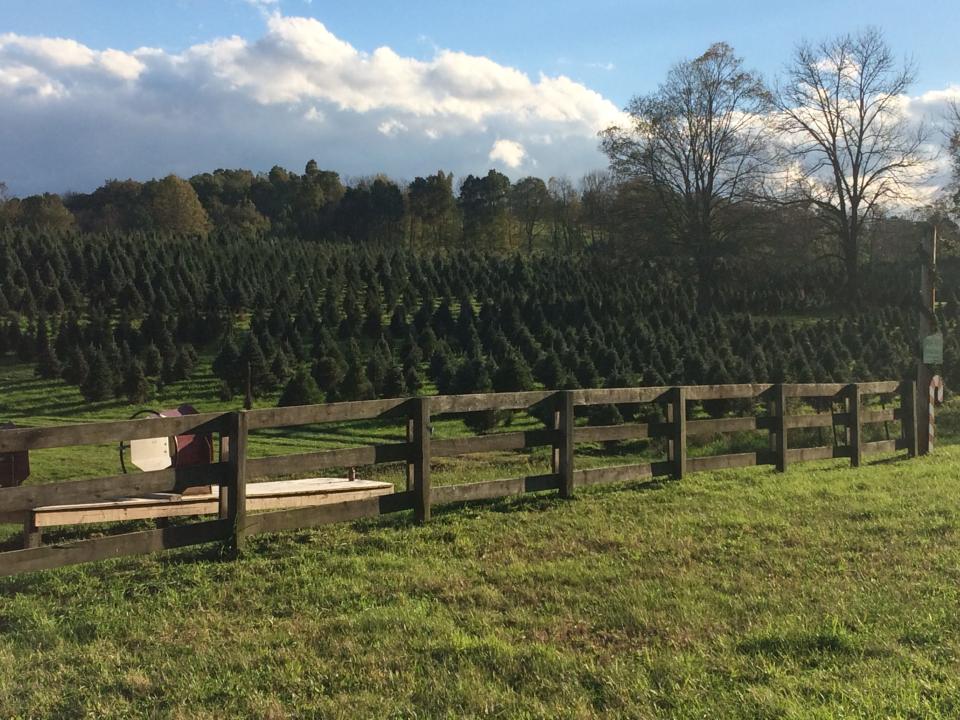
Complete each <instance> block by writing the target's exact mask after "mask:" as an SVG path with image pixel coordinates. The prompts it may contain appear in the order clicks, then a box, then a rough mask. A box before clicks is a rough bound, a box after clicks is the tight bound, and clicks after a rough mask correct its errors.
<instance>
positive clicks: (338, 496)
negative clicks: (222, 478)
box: [24, 478, 393, 547]
mask: <svg viewBox="0 0 960 720" xmlns="http://www.w3.org/2000/svg"><path fill="white" fill-rule="evenodd" d="M391 493H393V485H392V484H391V483H386V482H377V481H374V480H349V479H346V478H305V479H302V480H278V481H274V482H259V483H250V484H249V485H247V510H248V511H257V510H279V509H287V508H300V507H315V506H318V505H327V504H330V503H339V502H348V501H351V500H363V499H366V498H371V497H378V496H380V495H389V494H391ZM219 508H220V487H219V486H216V485H215V486H213V487H212V488H211V491H210V492H209V493H203V494H193V495H178V494H173V493H170V494H168V493H158V494H156V495H146V496H140V497H125V498H117V499H115V500H109V501H103V502H94V503H80V504H72V505H46V506H43V507H38V508H34V509H33V510H32V511H31V512H30V513H29V514H28V516H27V517H26V518H24V545H25V546H29V547H35V546H37V545H38V544H40V542H41V538H40V533H41V532H42V528H47V527H54V526H59V525H84V524H89V523H102V522H120V521H125V520H150V519H162V518H171V517H180V516H185V515H215V514H217V513H218V512H219Z"/></svg>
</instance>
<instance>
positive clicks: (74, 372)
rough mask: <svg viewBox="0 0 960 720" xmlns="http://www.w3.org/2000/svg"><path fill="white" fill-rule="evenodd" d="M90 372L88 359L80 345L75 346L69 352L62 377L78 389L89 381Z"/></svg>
mask: <svg viewBox="0 0 960 720" xmlns="http://www.w3.org/2000/svg"><path fill="white" fill-rule="evenodd" d="M89 372H90V366H89V365H88V364H87V357H86V355H85V354H84V352H83V350H81V349H80V346H79V345H73V346H72V347H71V348H70V349H69V350H68V351H67V361H66V363H65V364H64V366H63V372H62V377H63V379H64V380H65V381H67V382H68V383H70V384H71V385H77V386H78V387H79V386H81V385H83V383H85V382H86V380H87V375H88V374H89Z"/></svg>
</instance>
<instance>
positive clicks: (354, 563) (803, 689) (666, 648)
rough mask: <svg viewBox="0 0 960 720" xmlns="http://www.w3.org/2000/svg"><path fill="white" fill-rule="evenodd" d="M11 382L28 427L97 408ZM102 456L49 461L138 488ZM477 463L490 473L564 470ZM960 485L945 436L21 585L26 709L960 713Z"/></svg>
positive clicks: (16, 634) (12, 369) (2, 707)
mask: <svg viewBox="0 0 960 720" xmlns="http://www.w3.org/2000/svg"><path fill="white" fill-rule="evenodd" d="M2 373H3V374H2V375H0V383H2V384H4V386H5V388H6V389H7V390H9V391H8V392H5V395H4V397H5V400H4V402H6V403H7V404H6V407H5V408H4V409H3V411H2V412H3V413H4V417H11V416H13V419H15V420H17V421H18V422H23V423H25V424H27V423H29V424H41V423H43V422H54V421H57V420H77V419H86V418H87V417H89V415H86V414H80V413H78V412H77V409H78V408H74V409H73V410H71V409H70V407H69V402H70V401H69V397H68V395H67V393H68V392H70V391H69V390H64V389H57V388H56V387H48V386H44V385H43V384H41V383H37V382H36V381H32V380H31V379H30V378H29V377H28V376H27V374H25V373H24V371H23V369H22V368H20V367H19V366H4V367H3V368H2ZM34 383H35V384H34ZM58 393H61V394H58ZM171 398H172V396H171ZM176 399H177V400H179V399H181V398H176ZM27 403H36V404H35V405H28V404H27ZM153 404H154V405H157V404H158V403H153ZM159 404H160V405H161V406H167V405H169V404H170V403H169V402H166V403H164V402H163V401H161V402H160V403H159ZM199 404H202V408H201V409H214V407H215V405H214V404H213V403H212V401H211V403H206V402H203V403H199ZM39 407H45V408H47V409H46V410H44V411H43V412H38V411H36V410H33V411H32V412H31V411H30V408H39ZM78 407H79V406H78ZM18 412H19V415H18V414H17V413H18ZM92 414H93V415H95V416H99V417H124V416H126V415H128V414H129V408H125V407H122V406H115V407H110V406H105V407H102V408H94V411H93V413H92ZM945 420H946V422H945V423H944V425H943V426H944V429H950V428H952V427H953V426H954V424H955V415H954V414H952V413H949V414H947V416H946V418H945ZM445 431H448V432H451V433H456V432H457V429H456V428H455V427H453V426H452V425H451V426H449V427H447V428H446V430H445ZM391 432H396V429H395V428H394V429H390V428H380V427H376V426H368V427H366V428H361V429H357V430H356V433H357V434H358V435H362V434H364V433H369V434H371V435H373V436H377V437H379V436H382V435H383V434H385V433H391ZM321 440H322V438H321ZM326 441H330V442H332V440H331V439H330V438H327V440H326ZM262 442H263V445H262V447H264V448H265V447H267V446H268V445H269V446H271V447H273V446H276V445H282V444H284V443H287V444H289V445H290V446H293V447H296V446H298V445H299V443H301V442H307V441H306V440H305V439H304V438H299V439H298V438H296V437H293V438H288V437H279V438H272V439H271V438H264V439H263V440H262ZM311 442H313V440H311ZM58 452H59V451H58ZM78 452H80V451H78ZM108 452H109V453H110V454H109V455H108V454H107V453H108ZM633 452H636V453H638V454H640V453H643V452H645V451H644V450H643V449H641V448H637V449H634V450H628V451H627V455H626V457H628V458H629V457H633V455H631V454H630V453H633ZM50 453H54V451H50ZM82 453H83V454H81V455H78V456H76V457H70V456H63V455H56V454H51V455H49V456H47V457H41V456H42V455H43V453H37V455H38V458H37V460H36V462H35V468H36V470H37V472H38V473H39V474H40V475H41V476H42V478H41V479H47V480H52V479H58V478H60V477H65V476H67V474H68V471H69V470H70V468H71V467H72V468H73V470H74V471H75V470H76V467H77V465H78V464H80V463H82V464H83V465H84V467H85V469H88V470H89V472H90V473H92V474H97V473H100V472H111V473H112V472H116V458H115V453H114V452H113V449H112V448H101V449H97V448H90V449H85V450H83V451H82ZM101 456H103V457H101ZM581 459H582V462H583V463H592V462H600V457H599V453H597V455H596V457H593V456H591V455H589V454H587V455H585V456H582V457H581V455H580V454H579V451H578V462H581ZM624 461H625V460H624V458H622V457H621V458H617V459H616V462H624ZM450 462H451V464H450V465H449V466H446V467H444V468H442V471H443V472H445V473H447V475H446V476H445V477H448V478H450V479H451V481H460V482H463V481H466V480H470V479H478V478H480V477H486V476H489V477H495V476H501V477H502V476H506V475H508V474H517V471H518V467H516V466H517V465H523V464H536V463H541V462H542V463H545V462H546V455H545V454H544V455H543V456H542V457H541V456H540V455H537V454H531V455H529V456H528V455H512V456H506V455H505V456H503V457H499V456H497V457H493V458H490V457H486V458H482V459H477V458H474V459H464V460H462V461H461V460H457V461H450ZM100 464H102V467H99V465H100ZM389 471H393V472H396V473H397V474H398V475H399V469H398V468H394V469H393V470H389ZM958 475H960V446H953V445H943V446H941V447H939V448H938V450H937V453H936V455H935V456H931V457H927V458H922V459H918V460H913V461H905V460H899V459H890V458H885V459H881V460H879V461H875V462H871V463H870V464H869V465H868V466H867V467H863V468H860V469H858V470H853V469H851V468H849V467H848V466H847V464H846V463H844V462H843V461H832V462H825V463H814V464H804V465H796V466H794V467H792V468H791V470H790V471H789V472H787V473H786V474H783V475H778V474H776V473H774V472H773V471H772V470H771V469H769V468H757V469H751V470H737V471H726V472H717V473H703V474H695V475H691V476H690V477H689V478H687V479H684V480H683V481H682V482H663V483H637V484H630V485H623V486H614V487H608V488H602V489H601V488H598V489H591V490H582V491H580V492H579V494H578V496H577V498H576V499H574V500H570V501H563V500H559V499H557V498H556V497H555V496H554V495H552V494H549V493H548V494H543V495H535V496H528V497H524V498H521V499H514V500H504V501H497V502H488V503H477V504H472V505H469V506H460V507H457V506H451V507H445V508H439V509H437V510H436V511H435V517H434V520H433V521H432V522H431V523H430V524H429V525H427V526H425V527H417V526H416V525H414V524H413V522H412V519H411V517H409V515H404V514H401V515H398V516H394V517H392V518H389V519H381V520H377V521H364V522H358V523H353V524H347V525H338V526H330V527H326V528H323V529H320V530H316V531H301V532H294V533H286V534H283V535H277V536H265V537H258V538H255V539H253V540H252V541H251V543H250V547H249V549H248V551H247V552H246V554H245V555H244V556H243V557H242V558H241V559H240V560H238V561H232V562H231V561H222V560H220V558H219V557H218V556H217V553H216V550H215V549H213V548H198V549H190V550H184V551H177V552H171V553H166V554H159V555H153V556H150V557H148V558H142V559H127V560H117V561H111V562H106V563H100V564H95V565H88V566H81V567H76V568H68V569H64V570H59V571H54V572H48V573H40V574H34V575H26V576H21V577H17V578H12V579H6V580H0V665H2V667H3V671H2V672H0V717H12V718H19V717H23V718H46V717H56V718H61V717H62V718H76V717H91V718H93V717H96V718H101V717H111V718H158V717H159V718H165V717H170V718H206V717H216V718H220V717H249V718H300V717H332V718H353V717H374V718H388V717H410V718H425V717H503V718H525V717H531V718H532V717H563V718H590V717H600V716H607V717H636V718H646V717H664V718H714V717H724V718H726V717H732V718H741V717H742V718H767V717H770V718H774V717H790V718H810V717H814V718H817V717H820V718H852V717H862V718H875V717H903V718H908V717H916V718H928V717H943V718H954V717H957V716H958V715H960V672H958V671H960V667H958V664H960V632H958V630H960V627H958V626H960V619H958V614H957V608H958V603H960V537H958V533H957V519H958V517H960V494H958V493H957V492H956V483H957V477H958ZM74 476H75V475H74ZM398 480H399V477H398Z"/></svg>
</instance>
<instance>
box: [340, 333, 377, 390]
mask: <svg viewBox="0 0 960 720" xmlns="http://www.w3.org/2000/svg"><path fill="white" fill-rule="evenodd" d="M338 397H340V398H341V399H343V400H373V399H374V397H376V394H375V392H374V389H373V384H372V383H371V382H370V379H369V378H368V377H367V371H366V363H364V361H363V355H362V354H361V353H360V347H359V346H358V345H357V342H356V341H355V340H351V341H350V346H349V348H348V349H347V372H346V375H344V378H343V383H342V384H341V386H340V391H339V393H338Z"/></svg>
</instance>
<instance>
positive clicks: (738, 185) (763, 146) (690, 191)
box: [601, 43, 771, 257]
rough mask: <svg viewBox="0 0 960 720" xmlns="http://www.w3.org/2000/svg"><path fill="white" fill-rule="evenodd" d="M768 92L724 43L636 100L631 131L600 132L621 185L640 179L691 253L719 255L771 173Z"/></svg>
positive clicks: (682, 65) (678, 67)
mask: <svg viewBox="0 0 960 720" xmlns="http://www.w3.org/2000/svg"><path fill="white" fill-rule="evenodd" d="M770 100H771V98H770V94H769V92H768V91H767V89H766V88H765V87H764V84H763V82H762V81H761V79H760V78H759V76H757V75H756V74H754V73H752V72H749V71H747V70H745V69H744V67H743V61H742V60H741V59H740V58H739V57H737V56H736V55H735V54H734V51H733V48H732V47H730V46H729V45H727V44H726V43H717V44H715V45H712V46H711V47H710V48H709V49H708V50H707V51H706V52H705V53H704V54H703V55H701V56H700V57H698V58H696V59H695V60H685V61H683V62H680V63H678V64H676V65H674V66H673V67H672V68H671V70H670V72H669V74H668V75H667V79H666V81H665V82H664V83H663V84H662V85H660V87H659V88H658V89H657V91H656V92H654V93H652V94H650V95H645V96H638V97H634V98H633V99H632V100H631V101H630V103H629V105H628V106H627V108H626V111H627V113H628V114H629V115H630V117H631V120H632V125H631V126H630V127H626V128H623V127H618V126H614V127H610V128H608V129H606V130H605V131H603V133H602V134H601V135H602V143H601V147H602V149H603V151H604V152H605V153H606V154H607V156H608V157H609V158H610V165H611V169H612V170H613V171H614V172H615V173H616V174H617V176H618V177H619V179H620V180H622V181H625V180H643V181H645V182H647V183H649V185H650V186H651V187H653V188H654V189H655V190H656V192H657V194H658V196H659V200H660V203H661V204H662V205H663V207H664V209H665V210H666V212H667V218H668V220H669V222H670V225H671V228H670V230H672V236H673V238H674V240H675V241H676V242H678V243H680V244H681V245H684V246H686V247H687V248H688V249H689V250H690V251H691V252H692V253H693V254H695V255H697V256H700V257H704V256H711V255H716V254H719V253H721V252H722V251H723V249H724V244H725V241H727V240H729V239H730V236H731V233H732V231H733V229H734V227H735V224H736V222H737V219H738V218H742V217H743V213H736V212H728V211H729V210H730V209H731V207H732V206H735V205H737V204H738V203H741V202H743V201H744V200H747V199H749V198H750V197H751V195H752V193H753V190H754V189H755V188H756V187H757V185H758V184H759V183H760V181H761V180H762V178H763V176H764V174H765V173H766V170H767V169H768V167H769V164H770V161H771V157H770V155H769V153H768V148H769V145H770V144H769V143H768V133H767V131H766V127H765V124H764V118H765V115H766V113H767V111H768V110H769V108H770Z"/></svg>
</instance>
